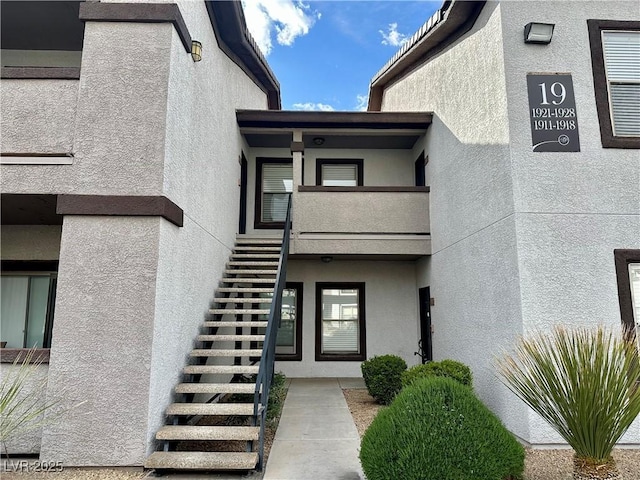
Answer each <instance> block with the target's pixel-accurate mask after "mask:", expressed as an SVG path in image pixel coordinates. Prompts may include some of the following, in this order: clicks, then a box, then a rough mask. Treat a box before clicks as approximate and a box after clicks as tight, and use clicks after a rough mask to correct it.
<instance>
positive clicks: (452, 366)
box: [401, 360, 473, 387]
mask: <svg viewBox="0 0 640 480" xmlns="http://www.w3.org/2000/svg"><path fill="white" fill-rule="evenodd" d="M425 377H448V378H452V379H453V380H455V381H457V382H460V383H461V384H462V385H466V386H467V387H471V386H472V383H473V376H472V374H471V369H470V368H469V367H467V366H466V365H465V364H464V363H460V362H456V361H455V360H442V361H441V362H429V363H425V364H424V365H416V366H415V367H411V368H410V369H409V370H407V371H406V372H404V373H403V374H402V379H401V380H402V386H403V387H406V386H407V385H411V384H412V383H413V382H415V381H416V380H417V379H419V378H425Z"/></svg>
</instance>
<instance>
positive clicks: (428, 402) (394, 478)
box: [360, 377, 524, 480]
mask: <svg viewBox="0 0 640 480" xmlns="http://www.w3.org/2000/svg"><path fill="white" fill-rule="evenodd" d="M360 462H361V464H362V469H363V471H364V473H365V475H366V478H367V479H368V480H400V479H405V480H409V479H410V480H505V479H516V478H521V477H522V472H523V470H524V448H523V447H522V445H520V444H519V443H518V441H517V440H516V439H515V438H514V436H513V435H512V434H511V433H509V431H508V430H507V429H506V428H505V427H504V426H503V425H502V423H501V422H500V420H498V418H497V417H496V416H495V415H494V414H493V413H491V411H490V410H489V409H488V408H487V407H486V406H485V405H484V404H483V403H482V402H481V401H480V400H479V399H478V398H477V397H476V396H475V395H474V393H473V390H472V389H470V388H468V387H465V386H463V385H461V384H460V383H458V382H456V381H455V380H452V379H450V378H441V377H431V378H423V379H419V380H416V381H415V383H413V384H412V385H409V386H407V387H405V388H404V389H403V390H402V391H401V392H400V393H399V394H398V396H397V397H396V398H395V400H394V401H393V403H391V405H390V406H389V407H388V408H385V409H383V410H381V411H380V412H379V413H378V415H377V416H376V418H375V419H374V420H373V422H372V423H371V425H370V426H369V428H368V429H367V431H366V432H365V435H364V437H363V438H362V443H361V446H360Z"/></svg>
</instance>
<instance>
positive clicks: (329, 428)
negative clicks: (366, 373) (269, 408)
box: [264, 378, 364, 480]
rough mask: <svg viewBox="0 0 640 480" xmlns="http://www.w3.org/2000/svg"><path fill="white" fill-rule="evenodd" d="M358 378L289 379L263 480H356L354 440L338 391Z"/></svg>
mask: <svg viewBox="0 0 640 480" xmlns="http://www.w3.org/2000/svg"><path fill="white" fill-rule="evenodd" d="M362 387H364V384H363V383H362V379H337V378H294V379H292V380H291V384H290V386H289V392H288V393H287V399H286V400H285V403H284V408H283V410H282V416H281V417H280V424H279V426H278V431H277V432H276V437H275V439H274V442H273V446H272V447H271V453H270V454H269V460H268V462H267V466H266V470H265V474H264V480H308V479H313V480H361V479H364V475H363V474H362V470H361V469H360V461H359V460H358V451H359V448H360V437H359V435H358V431H357V430H356V426H355V424H354V423H353V419H352V417H351V413H350V412H349V408H348V407H347V402H346V401H345V399H344V395H343V394H342V388H362Z"/></svg>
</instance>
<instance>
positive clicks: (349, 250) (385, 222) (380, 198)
mask: <svg viewBox="0 0 640 480" xmlns="http://www.w3.org/2000/svg"><path fill="white" fill-rule="evenodd" d="M292 231H293V235H294V245H293V247H292V252H293V253H296V254H298V253H299V254H318V253H321V254H322V253H335V254H389V253H392V252H394V251H395V252H396V253H400V254H407V255H427V254H429V253H430V236H429V234H430V224H429V187H402V186H394V187H317V186H304V185H301V186H299V187H298V190H297V191H296V192H294V200H293V226H292Z"/></svg>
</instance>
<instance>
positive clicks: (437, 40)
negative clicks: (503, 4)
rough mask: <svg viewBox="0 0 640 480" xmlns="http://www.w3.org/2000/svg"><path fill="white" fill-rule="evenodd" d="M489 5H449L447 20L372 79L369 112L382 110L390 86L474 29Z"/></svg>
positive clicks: (471, 2)
mask: <svg viewBox="0 0 640 480" xmlns="http://www.w3.org/2000/svg"><path fill="white" fill-rule="evenodd" d="M485 3H486V2H485V1H460V0H456V1H453V2H450V3H449V4H447V2H445V5H444V6H443V8H442V15H443V16H444V18H443V19H442V20H440V21H439V22H438V23H436V25H435V26H434V27H433V28H432V29H431V30H430V31H428V32H427V33H426V34H425V35H424V36H423V37H422V38H420V39H418V40H417V41H416V43H415V45H413V46H411V47H409V49H408V50H407V51H406V53H404V54H403V55H401V56H400V57H399V58H398V59H397V60H396V61H395V62H393V63H391V65H389V67H388V68H387V69H386V70H384V71H381V72H378V73H377V74H376V76H375V77H374V78H373V79H372V80H371V84H370V86H369V104H368V107H367V110H368V111H371V112H377V111H380V109H381V108H382V96H383V93H384V89H385V88H386V87H387V86H388V85H389V84H391V83H392V82H394V81H396V80H397V79H399V78H401V77H403V76H404V75H406V74H407V73H409V72H411V71H412V70H414V69H415V68H416V67H417V66H418V65H420V64H422V63H424V62H426V61H427V60H428V59H429V58H431V57H433V56H434V55H436V54H437V53H439V52H441V51H442V50H444V49H445V48H446V47H448V46H449V45H451V44H452V43H454V42H455V41H456V40H457V39H459V38H460V37H461V36H462V35H464V34H465V33H467V32H468V31H469V30H471V27H473V25H474V23H475V21H476V19H477V18H478V16H479V15H480V12H481V11H482V8H483V7H484V5H485Z"/></svg>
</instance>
